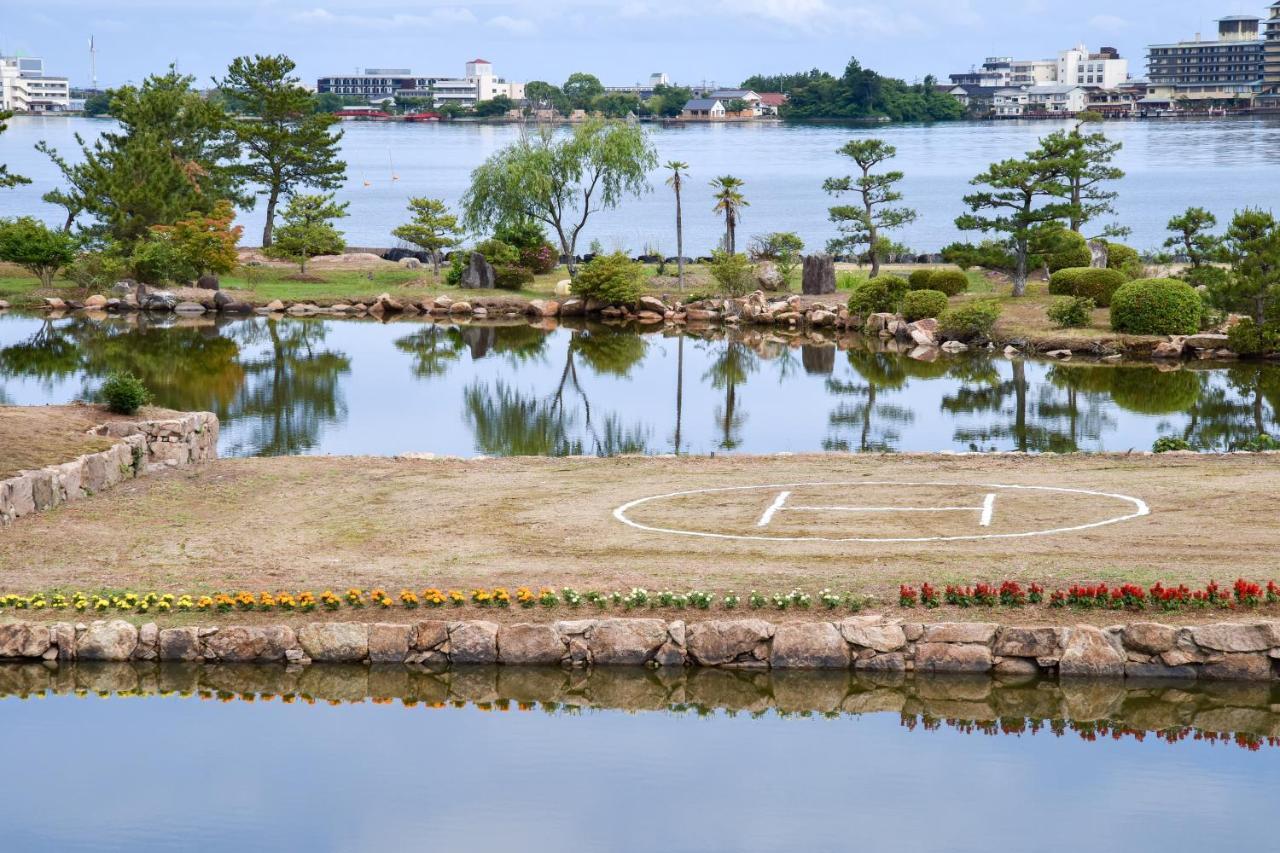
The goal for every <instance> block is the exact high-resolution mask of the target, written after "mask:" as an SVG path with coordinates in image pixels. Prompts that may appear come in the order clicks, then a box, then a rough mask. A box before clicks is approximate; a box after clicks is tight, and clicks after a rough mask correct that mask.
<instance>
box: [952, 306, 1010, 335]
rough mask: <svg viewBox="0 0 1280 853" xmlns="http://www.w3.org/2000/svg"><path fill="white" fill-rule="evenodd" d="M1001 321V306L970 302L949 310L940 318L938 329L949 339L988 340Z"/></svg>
mask: <svg viewBox="0 0 1280 853" xmlns="http://www.w3.org/2000/svg"><path fill="white" fill-rule="evenodd" d="M998 319H1000V305H999V304H998V303H995V302H970V303H969V304H968V305H960V306H958V307H956V308H948V309H947V310H946V311H943V312H942V316H941V317H939V318H938V329H939V330H940V331H941V332H942V333H943V334H944V335H946V336H947V337H948V338H954V339H955V340H960V341H968V340H972V339H974V338H988V337H990V336H991V330H992V329H993V328H995V325H996V320H998Z"/></svg>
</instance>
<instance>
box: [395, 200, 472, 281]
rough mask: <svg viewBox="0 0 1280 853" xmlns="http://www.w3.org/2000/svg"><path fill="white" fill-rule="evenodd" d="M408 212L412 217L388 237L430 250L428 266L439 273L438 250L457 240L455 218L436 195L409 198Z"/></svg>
mask: <svg viewBox="0 0 1280 853" xmlns="http://www.w3.org/2000/svg"><path fill="white" fill-rule="evenodd" d="M409 211H410V212H411V213H412V214H413V219H412V220H410V222H409V223H408V224H407V225H401V226H400V227H399V228H396V229H394V230H393V231H392V232H391V234H392V236H395V237H398V238H399V239H401V240H404V241H405V242H406V243H412V244H413V245H415V246H419V247H421V248H422V249H423V251H426V252H429V253H431V269H432V270H433V271H434V272H435V274H436V275H437V276H439V275H440V253H441V252H442V251H444V250H445V249H451V248H453V247H454V246H456V245H458V243H460V242H461V239H460V237H461V228H459V226H458V217H456V216H454V215H453V214H451V213H449V208H448V206H447V205H445V203H444V202H443V201H441V200H440V199H438V198H411V199H409Z"/></svg>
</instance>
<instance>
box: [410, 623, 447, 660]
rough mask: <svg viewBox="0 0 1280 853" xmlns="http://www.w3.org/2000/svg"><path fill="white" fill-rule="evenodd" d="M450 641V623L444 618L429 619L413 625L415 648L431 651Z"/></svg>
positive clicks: (421, 650)
mask: <svg viewBox="0 0 1280 853" xmlns="http://www.w3.org/2000/svg"><path fill="white" fill-rule="evenodd" d="M448 641H449V623H448V622H445V621H444V620H442V619H428V620H426V621H424V622H419V623H417V624H416V625H414V626H413V648H414V649H415V650H417V651H420V652H429V651H433V650H435V649H438V648H440V647H441V646H443V645H444V644H445V643H447V642H448Z"/></svg>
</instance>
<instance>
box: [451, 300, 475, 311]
mask: <svg viewBox="0 0 1280 853" xmlns="http://www.w3.org/2000/svg"><path fill="white" fill-rule="evenodd" d="M449 313H450V314H470V313H471V303H470V302H466V301H464V300H459V301H457V302H455V303H453V304H452V305H450V306H449Z"/></svg>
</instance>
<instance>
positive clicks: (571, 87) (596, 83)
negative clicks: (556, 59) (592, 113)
mask: <svg viewBox="0 0 1280 853" xmlns="http://www.w3.org/2000/svg"><path fill="white" fill-rule="evenodd" d="M560 88H561V90H562V91H563V92H564V96H565V97H566V98H568V99H569V105H570V106H571V107H572V108H573V109H575V110H590V109H591V106H592V104H594V103H595V100H596V98H598V97H600V96H601V95H603V94H604V84H603V83H601V82H600V78H599V77H596V76H595V75H594V74H586V73H584V72H582V71H575V72H574V73H573V74H570V75H569V79H567V80H565V81H564V85H563V86H562V87H560Z"/></svg>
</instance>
